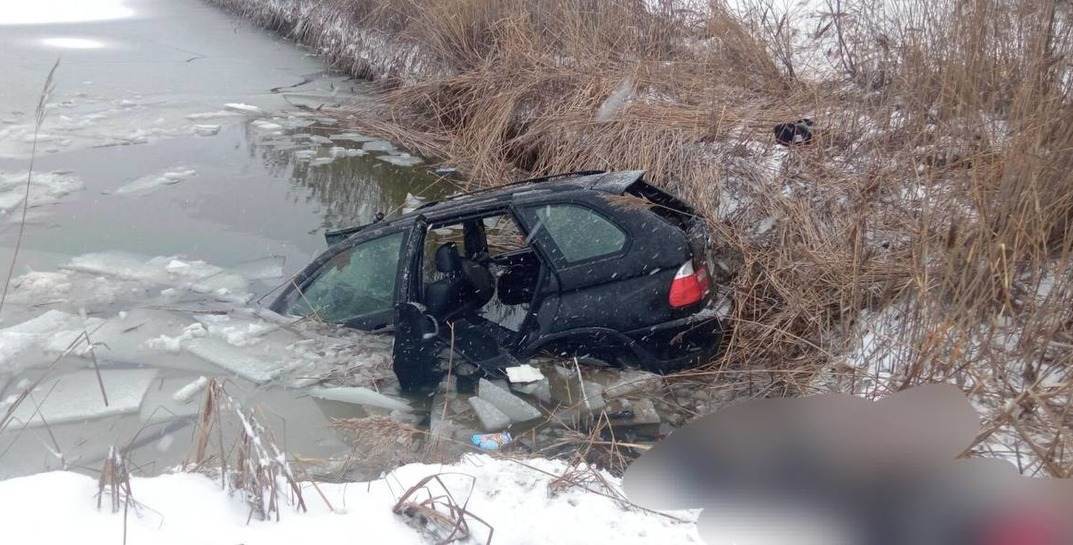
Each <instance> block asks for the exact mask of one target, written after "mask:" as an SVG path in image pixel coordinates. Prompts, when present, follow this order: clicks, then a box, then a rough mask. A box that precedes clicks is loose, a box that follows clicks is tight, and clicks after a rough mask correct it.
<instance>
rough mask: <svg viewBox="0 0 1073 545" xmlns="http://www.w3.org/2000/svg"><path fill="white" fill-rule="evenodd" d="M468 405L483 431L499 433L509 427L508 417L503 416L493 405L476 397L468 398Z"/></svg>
mask: <svg viewBox="0 0 1073 545" xmlns="http://www.w3.org/2000/svg"><path fill="white" fill-rule="evenodd" d="M469 404H470V406H471V407H473V411H474V412H476V413H477V418H478V419H480V421H481V426H483V427H484V431H499V430H502V429H503V428H506V427H507V426H509V425H510V417H508V416H507V415H505V414H503V411H501V410H499V409H497V408H496V407H495V405H492V404H491V403H489V402H487V401H485V400H483V399H481V398H479V397H476V396H474V397H471V398H469Z"/></svg>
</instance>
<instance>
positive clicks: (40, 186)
mask: <svg viewBox="0 0 1073 545" xmlns="http://www.w3.org/2000/svg"><path fill="white" fill-rule="evenodd" d="M26 179H27V176H26V173H24V172H16V173H12V174H7V173H4V172H0V212H5V211H9V210H12V209H15V208H16V207H18V206H20V205H21V204H22V201H23V199H25V198H26ZM83 187H85V186H84V185H83V184H82V181H81V180H80V179H78V178H77V177H75V176H72V175H71V174H69V173H66V172H34V173H33V176H31V177H30V200H29V202H28V203H27V204H28V206H30V207H35V206H43V205H47V204H52V203H55V202H56V201H58V200H60V198H61V197H63V196H65V195H67V194H68V193H72V192H75V191H78V190H80V189H82V188H83Z"/></svg>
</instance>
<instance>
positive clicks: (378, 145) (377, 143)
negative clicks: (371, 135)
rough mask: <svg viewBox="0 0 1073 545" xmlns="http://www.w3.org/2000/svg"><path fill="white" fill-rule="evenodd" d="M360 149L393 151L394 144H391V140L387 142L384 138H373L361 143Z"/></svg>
mask: <svg viewBox="0 0 1073 545" xmlns="http://www.w3.org/2000/svg"><path fill="white" fill-rule="evenodd" d="M361 149H363V150H365V151H383V152H392V151H395V146H394V145H392V144H391V142H387V141H384V140H373V141H370V142H366V143H364V144H362V145H361Z"/></svg>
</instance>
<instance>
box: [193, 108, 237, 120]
mask: <svg viewBox="0 0 1073 545" xmlns="http://www.w3.org/2000/svg"><path fill="white" fill-rule="evenodd" d="M241 115H242V114H240V113H238V112H229V111H226V110H218V111H215V112H201V113H196V114H189V115H187V116H186V118H187V119H189V120H191V121H199V120H202V119H219V118H221V117H239V116H241Z"/></svg>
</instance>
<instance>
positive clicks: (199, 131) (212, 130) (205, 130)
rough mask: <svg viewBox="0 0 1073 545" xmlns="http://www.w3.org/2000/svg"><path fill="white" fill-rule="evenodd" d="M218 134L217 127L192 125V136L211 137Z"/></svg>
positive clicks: (218, 128)
mask: <svg viewBox="0 0 1073 545" xmlns="http://www.w3.org/2000/svg"><path fill="white" fill-rule="evenodd" d="M219 132H220V126H219V125H210V124H198V125H194V134H196V135H198V136H212V135H214V134H217V133H219Z"/></svg>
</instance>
